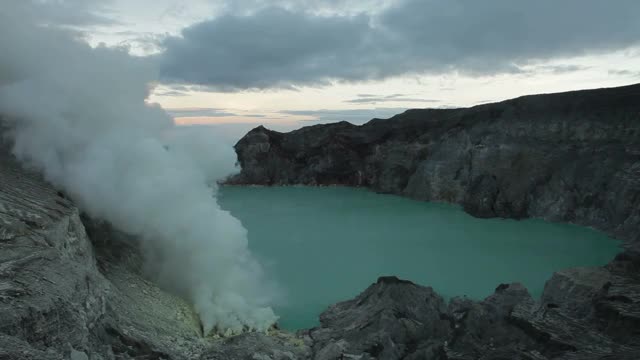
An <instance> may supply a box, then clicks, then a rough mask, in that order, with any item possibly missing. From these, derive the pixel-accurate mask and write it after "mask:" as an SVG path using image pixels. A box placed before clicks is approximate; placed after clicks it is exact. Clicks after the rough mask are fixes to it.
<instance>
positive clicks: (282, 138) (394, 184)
mask: <svg viewBox="0 0 640 360" xmlns="http://www.w3.org/2000/svg"><path fill="white" fill-rule="evenodd" d="M639 89H640V88H638V87H637V86H635V87H627V88H620V89H611V90H601V91H593V92H584V93H571V94H561V95H553V96H541V97H531V98H523V99H519V100H513V101H511V102H505V103H501V104H495V105H487V106H484V107H478V108H472V109H462V110H453V111H440V110H437V111H436V110H432V111H430V110H425V111H413V112H408V113H406V114H403V115H400V116H399V117H397V118H396V119H394V120H389V121H383V120H376V121H373V122H372V123H370V124H369V125H365V126H363V127H354V126H353V125H349V124H345V123H342V124H337V125H327V126H316V127H311V128H306V129H302V130H299V131H298V132H294V133H292V134H280V133H275V132H271V131H268V130H266V129H264V128H258V129H255V130H253V131H252V132H250V133H249V134H248V135H247V136H246V137H245V138H243V139H242V140H241V141H240V142H239V143H238V145H237V146H236V149H237V150H238V153H239V158H240V162H241V164H242V165H243V171H242V173H241V174H240V175H238V176H237V177H235V178H234V179H233V180H232V181H233V182H235V183H262V184H289V183H305V184H332V183H338V184H347V185H356V186H371V187H372V188H375V189H377V190H380V191H387V192H394V193H398V194H403V195H408V196H415V197H418V198H424V199H434V200H447V201H455V202H459V203H462V204H464V205H465V208H466V209H467V210H468V211H470V212H472V213H473V214H476V215H481V216H511V217H523V216H540V217H548V218H557V219H560V220H565V221H575V222H579V223H583V224H587V225H594V226H598V227H599V228H601V229H604V230H606V231H609V233H611V234H614V235H617V236H620V237H622V238H624V239H625V240H627V243H628V244H629V247H628V249H627V251H625V252H624V253H622V254H620V255H619V256H618V257H616V258H615V259H614V260H613V261H612V262H611V263H610V264H609V265H607V266H605V267H601V268H598V267H594V268H576V269H568V270H564V271H560V272H558V273H556V274H554V276H553V277H552V278H551V279H550V280H549V281H548V282H547V284H546V286H545V289H544V293H543V295H542V298H541V299H540V300H539V301H536V300H535V299H532V298H531V296H530V295H529V293H528V292H527V290H526V289H525V288H524V287H522V286H521V285H519V284H502V285H499V286H498V287H497V288H496V291H495V293H494V294H493V295H491V296H489V297H488V298H486V299H484V300H482V301H474V300H470V299H467V298H454V299H451V300H450V301H448V302H447V301H445V300H444V299H443V298H442V297H441V296H439V295H438V294H436V293H435V292H434V291H433V289H431V288H428V287H423V286H419V285H416V284H413V283H411V282H409V281H405V280H400V279H398V278H395V277H382V278H380V279H378V281H377V282H376V283H374V284H372V285H371V286H370V287H368V288H367V289H366V290H365V291H364V292H362V293H361V294H360V295H358V296H357V297H356V298H355V299H352V300H349V301H345V302H342V303H338V304H335V305H333V306H331V307H329V309H327V310H326V311H325V312H324V313H323V314H321V316H320V322H321V325H320V326H318V327H316V328H313V329H309V330H303V331H299V332H298V333H296V334H291V333H287V332H282V331H278V330H273V331H270V332H269V333H268V334H263V333H247V334H243V335H240V336H235V337H231V338H226V339H214V338H205V337H203V336H202V334H201V327H200V324H199V322H198V320H197V316H196V314H194V313H193V311H192V310H191V307H190V306H189V304H187V303H185V302H184V301H183V300H182V299H180V298H178V297H176V296H174V295H172V294H169V293H167V292H165V291H163V290H162V289H160V288H158V287H157V286H156V285H155V284H153V283H152V282H150V281H148V280H147V279H146V278H145V277H144V275H143V274H142V270H141V269H142V265H141V264H142V257H141V254H140V252H139V251H138V248H137V246H136V241H135V239H134V238H131V237H130V236H128V235H126V234H123V233H120V232H118V231H117V230H116V229H113V228H111V227H110V226H109V225H108V224H104V223H101V222H99V221H95V220H92V219H89V218H87V217H85V216H81V214H80V211H79V210H78V208H77V207H76V206H75V205H74V204H73V202H72V201H70V200H69V199H67V198H66V197H65V196H64V194H63V193H61V192H60V191H57V190H56V189H55V188H54V187H52V186H51V185H49V184H47V183H46V182H45V181H43V180H42V179H41V177H40V176H39V175H38V174H36V173H33V172H30V171H27V170H25V169H23V168H22V167H21V166H20V165H19V164H17V163H16V161H15V160H14V159H13V157H12V156H11V155H10V154H9V152H8V150H7V149H6V147H4V146H0V360H5V359H7V360H12V359H25V360H26V359H72V360H85V359H90V360H100V359H105V360H106V359H203V360H205V359H210V360H214V359H215V360H223V359H224V360H226V359H248V360H267V359H270V360H296V359H314V360H328V359H361V360H366V359H407V360H411V359H416V360H417V359H428V360H429V359H433V360H467V359H468V360H472V359H473V360H475V359H483V360H507V359H509V360H511V359H521V360H553V359H576V360H578V359H581V360H583V359H586V360H591V359H593V360H596V359H598V360H604V359H623V360H632V359H633V360H636V359H638V354H640V254H639V253H637V252H635V251H634V249H635V247H634V244H636V243H635V242H634V241H637V239H638V227H637V225H638V207H637V205H638V200H639V196H638V195H637V190H638V187H637V185H638V183H637V181H638V178H637V177H634V174H635V173H636V172H637V171H638V166H639V163H638V156H639V153H638V152H637V150H636V146H637V145H638V141H637V139H638V135H640V133H638V127H637V126H638V111H637V106H638V105H636V103H634V102H633V101H632V100H633V99H635V100H638V96H637V95H638V91H639ZM564 102H567V104H565V105H563V104H564ZM614 105H615V106H614ZM500 109H501V110H500ZM545 109H546V110H545ZM585 109H588V110H589V111H587V110H585ZM634 109H635V110H634ZM525 110H526V112H525ZM552 110H553V111H552ZM545 111H548V112H549V115H548V116H547V117H545V116H544V112H545ZM633 111H635V113H634V112H633ZM445 114H447V115H446V116H445ZM532 114H537V115H535V116H534V115H532ZM486 116H490V117H489V118H486ZM608 117H610V118H611V119H610V121H609V120H607V121H605V120H606V119H607V118H608ZM509 119H512V121H510V120H509ZM527 119H528V120H527ZM580 119H582V120H580ZM396 120H397V121H396ZM533 120H537V122H534V123H530V124H528V125H527V121H533ZM536 142H540V144H537V143H536ZM458 145H465V146H467V147H466V148H462V149H459V148H458V147H457V146H458ZM589 159H591V160H589ZM354 169H355V170H354ZM534 170H535V171H534ZM532 184H533V185H532ZM553 191H557V193H553ZM518 199H519V200H518ZM443 270H445V271H446V269H443ZM310 285H312V284H310Z"/></svg>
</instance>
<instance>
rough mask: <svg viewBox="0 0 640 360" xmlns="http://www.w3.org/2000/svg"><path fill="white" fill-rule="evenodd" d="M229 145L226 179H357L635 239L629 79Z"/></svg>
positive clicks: (635, 145)
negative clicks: (233, 168) (231, 163)
mask: <svg viewBox="0 0 640 360" xmlns="http://www.w3.org/2000/svg"><path fill="white" fill-rule="evenodd" d="M235 149H236V152H237V154H238V162H239V163H240V165H241V166H242V171H241V172H240V174H238V175H236V176H234V177H232V178H230V179H229V180H228V183H230V184H262V185H289V184H307V185H330V184H340V185H348V186H364V187H369V188H372V189H373V190H375V191H379V192H385V193H393V194H398V195H403V196H408V197H412V198H415V199H421V200H430V201H445V202H451V203H457V204H461V205H463V206H464V209H465V210H466V211H467V212H469V213H470V214H472V215H474V216H478V217H496V216H497V217H506V218H526V217H536V218H544V219H548V220H553V221H562V222H572V223H577V224H581V225H585V226H591V227H595V228H598V229H601V230H604V231H606V232H608V233H610V234H613V235H615V236H617V237H619V238H622V239H625V240H627V241H628V242H629V243H630V244H631V243H640V231H638V227H639V226H640V84H639V85H633V86H626V87H620V88H611V89H600V90H587V91H577V92H569V93H561V94H549V95H535V96H525V97H521V98H517V99H513V100H508V101H504V102H500V103H495V104H487V105H481V106H476V107H472V108H467V109H452V110H451V109H449V110H433V109H430V110H409V111H407V112H405V113H403V114H400V115H397V116H395V117H393V118H391V119H388V120H380V119H374V120H372V121H370V122H368V123H367V124H364V125H362V126H355V125H352V124H349V123H346V122H341V123H335V124H327V125H315V126H309V127H305V128H302V129H299V130H296V131H292V132H290V133H279V132H275V131H271V130H268V129H265V128H264V127H258V128H255V129H253V130H251V131H250V132H249V133H248V134H247V135H246V136H244V137H243V138H242V139H241V140H240V141H239V142H238V143H237V144H236V146H235Z"/></svg>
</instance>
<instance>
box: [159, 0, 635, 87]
mask: <svg viewBox="0 0 640 360" xmlns="http://www.w3.org/2000/svg"><path fill="white" fill-rule="evenodd" d="M638 14H640V1H637V0H617V1H600V0H563V1H556V0H538V1H530V0H490V1H475V0H446V1H445V0H407V1H402V2H399V3H398V4H396V5H395V6H392V7H390V8H388V9H387V10H385V11H383V12H381V13H380V14H377V15H375V16H373V17H372V16H371V15H360V16H355V17H353V16H352V17H341V16H320V15H314V14H310V13H308V12H301V11H299V10H291V9H290V10H284V9H276V8H268V9H263V10H260V11H257V12H255V13H252V14H251V15H247V16H236V15H224V16H221V17H218V18H215V19H212V20H208V21H205V22H202V23H199V24H196V25H193V26H191V27H189V28H186V29H185V30H184V31H183V33H182V36H181V37H170V38H167V39H166V40H165V41H164V43H163V44H162V45H163V47H164V48H165V49H166V50H165V52H164V53H163V54H162V55H160V56H159V59H158V60H159V62H160V64H161V69H162V74H163V76H164V78H165V80H166V81H169V82H171V81H175V82H187V83H195V84H200V85H205V86H210V87H213V88H216V89H221V90H238V89H246V88H269V87H286V86H292V85H305V84H306V85H309V84H310V85H314V84H325V83H327V82H328V81H332V80H343V81H359V80H372V79H382V78H386V77H390V76H396V75H401V74H408V73H439V72H446V71H459V72H462V73H465V74H471V75H486V74H495V73H505V72H522V70H521V68H520V66H522V65H526V64H527V63H529V62H531V61H540V60H547V59H552V58H558V57H564V56H577V55H584V54H593V53H599V52H606V51H612V50H617V49H622V48H627V47H630V46H634V45H638V43H639V42H640V35H639V34H640V21H638V20H637V17H638ZM566 70H571V69H558V71H561V72H562V71H566Z"/></svg>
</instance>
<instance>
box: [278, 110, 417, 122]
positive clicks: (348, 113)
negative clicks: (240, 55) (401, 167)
mask: <svg viewBox="0 0 640 360" xmlns="http://www.w3.org/2000/svg"><path fill="white" fill-rule="evenodd" d="M406 110H407V108H376V109H342V110H329V109H323V110H284V111H280V113H281V114H285V115H293V116H305V117H312V118H313V119H311V120H300V121H317V122H323V123H330V122H338V121H348V122H350V123H352V124H362V123H365V122H367V121H369V120H371V119H374V118H378V119H386V118H390V117H392V116H394V115H397V114H399V113H402V112H404V111H406Z"/></svg>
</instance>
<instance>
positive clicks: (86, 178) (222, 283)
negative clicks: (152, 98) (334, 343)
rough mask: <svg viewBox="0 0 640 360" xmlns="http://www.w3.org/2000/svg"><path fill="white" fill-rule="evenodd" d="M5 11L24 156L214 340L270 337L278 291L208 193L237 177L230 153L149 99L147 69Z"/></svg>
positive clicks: (17, 149) (2, 93)
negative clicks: (257, 334) (187, 304)
mask: <svg viewBox="0 0 640 360" xmlns="http://www.w3.org/2000/svg"><path fill="white" fill-rule="evenodd" d="M11 4H17V3H9V5H11ZM5 5H6V4H5V3H3V7H2V8H1V10H0V49H2V51H0V114H2V117H3V119H4V121H5V123H3V124H2V125H3V126H7V127H8V129H9V131H8V133H7V134H4V135H5V136H9V137H10V138H11V140H12V142H13V149H12V150H13V153H14V154H15V155H16V157H17V158H18V159H19V160H21V161H22V162H23V163H25V164H27V165H28V166H30V167H33V168H35V169H38V170H40V171H41V172H42V174H43V176H44V177H45V178H46V179H47V180H48V181H49V182H51V183H52V184H54V185H55V186H56V187H60V188H62V189H64V190H65V192H66V193H67V194H69V196H71V197H72V198H73V199H74V201H75V202H76V203H77V204H78V206H80V207H81V209H82V211H84V212H86V213H88V214H90V215H91V216H92V217H94V218H97V219H102V220H106V221H108V222H110V223H111V224H113V225H114V226H115V227H117V228H119V229H121V230H122V231H125V232H127V233H130V234H132V235H135V236H136V237H137V238H138V239H139V241H140V246H141V248H142V252H143V255H144V258H145V269H146V270H147V275H148V276H150V277H152V278H154V279H155V280H156V281H158V283H159V284H160V285H161V286H163V287H164V288H165V289H167V290H170V291H172V292H174V293H177V294H179V295H181V296H184V297H185V298H186V299H187V300H190V301H191V303H192V304H193V306H194V308H195V310H196V311H197V312H198V314H199V315H200V319H201V321H202V324H203V327H204V329H205V330H206V331H207V332H208V331H209V330H211V329H213V328H216V327H217V328H218V329H220V330H226V329H229V330H232V331H234V332H238V331H240V330H243V329H245V328H251V329H260V330H266V329H267V328H268V327H269V326H270V325H271V324H273V322H274V321H275V320H276V316H275V314H274V313H273V311H272V310H271V308H269V307H268V305H269V304H271V302H272V301H273V300H274V296H275V295H276V291H275V288H274V287H272V286H271V285H272V284H271V281H270V280H269V279H268V278H267V277H266V275H265V274H264V272H263V269H262V267H261V265H260V264H259V263H258V261H257V260H256V259H255V258H254V257H253V255H252V254H251V252H250V250H249V247H248V243H247V232H246V229H244V228H243V226H242V224H241V223H240V221H239V220H237V219H235V218H234V217H233V216H231V214H229V213H228V212H227V211H224V210H222V209H221V208H220V207H219V205H218V204H217V202H216V198H215V196H216V191H215V190H216V189H214V188H212V187H211V185H209V184H211V183H212V182H214V180H216V179H219V178H220V176H222V175H227V174H228V173H229V172H230V171H233V169H234V167H233V158H234V157H233V152H232V149H231V148H230V147H228V146H225V145H224V142H221V141H218V140H217V139H216V138H215V134H216V133H214V132H211V133H204V132H203V131H198V129H192V128H180V127H176V126H174V124H173V121H172V119H171V118H170V116H169V115H168V114H167V113H166V112H165V111H164V110H162V109H161V108H160V107H159V106H157V105H154V104H149V103H148V102H147V98H148V96H149V93H150V91H151V88H152V86H151V84H153V83H156V82H157V80H158V77H157V71H156V70H157V69H155V68H154V67H153V64H152V63H151V62H149V61H147V60H145V59H141V58H136V57H132V56H130V55H129V54H127V52H125V51H123V50H122V49H111V48H106V47H98V48H91V47H90V46H88V45H87V44H86V43H83V42H81V41H78V39H77V37H75V36H72V34H71V33H70V32H68V31H62V30H60V29H58V28H55V27H53V28H52V27H50V26H49V27H44V26H38V25H35V24H31V23H30V22H29V21H25V18H21V17H19V16H17V15H19V14H20V12H19V10H20V9H21V8H15V10H16V12H15V13H14V12H12V11H11V9H13V8H11V7H10V6H8V7H5ZM38 19H41V18H40V17H38ZM73 35H75V34H73Z"/></svg>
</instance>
